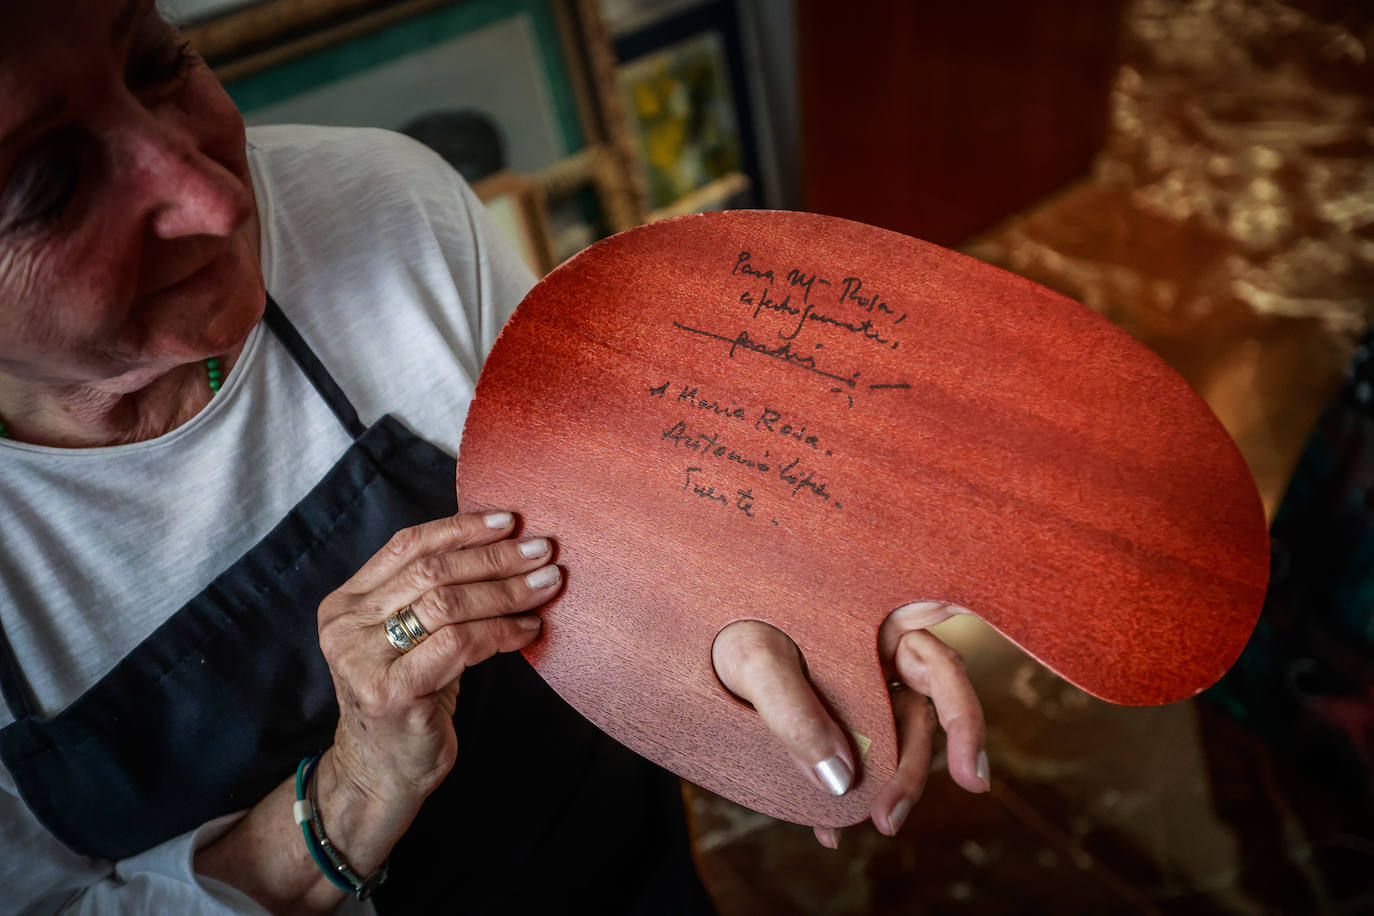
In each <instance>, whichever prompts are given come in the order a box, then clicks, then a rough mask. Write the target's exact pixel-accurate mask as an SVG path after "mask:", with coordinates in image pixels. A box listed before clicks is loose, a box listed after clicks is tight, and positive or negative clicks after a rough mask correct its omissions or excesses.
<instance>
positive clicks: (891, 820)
mask: <svg viewBox="0 0 1374 916" xmlns="http://www.w3.org/2000/svg"><path fill="white" fill-rule="evenodd" d="M910 813H911V799H909V798H904V799H902V800H901V801H899V802H897V804H895V805H893V806H892V811H891V812H890V813H889V814H888V815H887V832H888V833H890V834H892V835H893V836H896V835H897V831H898V830H901V829H902V824H904V823H906V816H907V815H908V814H910Z"/></svg>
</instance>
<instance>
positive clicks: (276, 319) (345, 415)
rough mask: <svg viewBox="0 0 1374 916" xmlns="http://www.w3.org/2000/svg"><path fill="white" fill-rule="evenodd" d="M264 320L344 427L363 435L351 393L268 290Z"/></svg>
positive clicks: (354, 436)
mask: <svg viewBox="0 0 1374 916" xmlns="http://www.w3.org/2000/svg"><path fill="white" fill-rule="evenodd" d="M262 317H263V321H265V322H266V323H267V326H268V327H269V328H271V329H272V331H273V332H274V333H275V334H276V335H277V339H278V340H280V341H281V342H282V344H283V345H285V347H286V349H287V352H289V353H290V354H291V358H292V359H294V360H295V361H296V365H298V366H300V367H301V371H302V372H304V373H305V377H306V378H308V379H310V384H312V385H314V386H315V390H316V391H318V392H319V393H320V397H321V398H323V399H324V402H325V404H326V405H328V406H329V409H330V410H332V411H333V412H334V416H336V417H338V418H339V422H340V423H342V424H343V428H344V429H346V430H348V434H349V435H350V436H352V437H353V438H354V439H356V438H358V437H359V436H361V435H362V434H363V433H364V432H365V431H366V430H367V427H365V426H363V424H362V421H360V420H359V419H358V412H357V411H356V410H354V409H353V404H352V402H350V401H349V400H348V396H347V395H346V394H344V393H343V389H342V388H340V387H339V384H338V382H336V381H334V376H332V375H330V374H329V370H328V369H326V368H325V367H324V363H322V362H320V358H319V357H318V356H316V355H315V351H314V350H312V349H310V344H308V343H306V342H305V338H304V337H301V335H300V332H299V331H297V330H296V327H295V325H293V324H292V323H291V322H290V321H289V320H288V319H287V317H286V314H285V313H284V312H282V310H281V307H280V306H278V305H277V303H276V302H275V301H274V300H273V299H272V294H271V293H268V294H267V310H266V311H265V312H264V313H263V316H262Z"/></svg>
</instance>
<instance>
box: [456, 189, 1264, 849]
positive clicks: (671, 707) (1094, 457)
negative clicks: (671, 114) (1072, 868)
mask: <svg viewBox="0 0 1374 916" xmlns="http://www.w3.org/2000/svg"><path fill="white" fill-rule="evenodd" d="M458 483H459V495H460V501H461V504H462V505H463V507H464V508H465V509H472V508H488V507H503V508H509V509H512V510H515V511H517V512H519V513H521V515H522V517H523V519H524V523H525V530H526V531H528V532H530V533H537V534H547V535H550V536H552V537H553V538H555V539H556V541H557V543H558V544H559V557H558V562H559V563H560V565H562V566H563V568H564V570H565V577H566V585H565V588H564V590H563V592H562V593H561V594H560V595H559V596H558V597H557V598H556V599H555V600H554V601H553V602H552V603H551V604H550V606H549V607H548V609H547V610H546V612H545V614H544V617H545V627H544V633H543V635H542V636H541V638H540V639H539V641H538V642H536V643H535V644H534V645H533V646H532V647H531V648H530V649H529V650H528V651H527V655H528V657H529V659H530V660H531V662H532V663H533V664H534V665H535V667H536V668H537V669H538V670H539V672H540V674H541V675H543V677H544V678H545V679H546V680H548V682H549V683H550V684H551V685H552V686H553V687H554V688H555V689H556V690H557V691H558V692H559V693H560V694H561V695H562V696H563V697H564V698H565V699H567V700H568V701H569V702H570V703H571V704H572V705H573V706H574V707H576V708H577V709H578V710H579V711H580V712H581V713H582V714H583V715H585V716H586V717H587V718H588V719H590V720H591V721H592V722H593V723H595V724H596V725H597V726H599V727H600V728H602V729H603V730H605V731H606V732H607V733H609V734H610V735H612V736H613V737H615V738H616V739H618V740H619V741H621V742H623V743H624V744H626V745H627V746H629V747H630V748H632V749H634V750H635V751H637V752H638V753H640V754H642V755H644V756H645V757H648V758H649V759H651V760H654V761H656V762H658V763H660V764H662V765H663V766H665V767H667V768H668V769H670V770H673V771H675V772H677V773H678V774H680V775H681V776H683V777H685V778H686V779H688V780H691V781H692V782H695V783H697V784H699V785H702V786H704V787H706V788H708V789H711V790H712V791H715V792H717V793H719V794H721V795H724V796H726V797H728V798H731V799H734V800H736V801H738V802H740V803H741V804H744V805H746V806H748V807H750V808H754V809H756V810H759V811H762V812H764V813H766V814H770V815H772V816H775V817H780V818H785V819H788V820H792V821H796V822H799V823H805V824H820V825H827V826H839V825H847V824H852V823H856V822H858V821H860V820H862V819H863V818H864V817H865V816H866V814H867V810H868V805H869V804H870V802H871V800H872V795H873V793H874V792H875V791H876V790H877V788H878V787H879V786H880V785H881V783H882V781H883V780H885V779H886V778H887V777H888V776H889V775H890V774H891V772H892V770H893V768H894V766H895V756H896V743H895V734H894V728H893V722H892V713H891V709H890V707H889V704H888V699H887V693H886V690H885V687H884V682H883V677H882V673H881V671H880V668H879V663H878V658H877V652H876V634H877V630H878V626H879V625H880V624H881V622H882V620H883V619H884V618H885V617H886V616H887V614H888V613H889V612H890V611H892V610H893V609H894V608H896V607H898V606H900V605H902V604H905V603H908V602H911V601H915V600H921V599H940V600H944V601H949V602H952V603H955V604H958V605H961V606H963V607H966V608H969V609H970V610H972V611H973V612H974V613H976V614H978V615H979V616H980V617H982V618H983V619H984V620H986V621H987V622H988V623H990V624H991V625H992V626H994V627H996V628H997V629H998V630H999V631H1000V632H1002V633H1003V634H1005V635H1006V636H1007V637H1008V638H1009V639H1011V640H1012V641H1013V642H1015V643H1016V644H1017V645H1018V646H1020V647H1021V648H1022V649H1024V650H1025V651H1026V652H1027V653H1029V654H1030V655H1031V656H1033V657H1035V658H1037V659H1039V660H1040V661H1041V662H1042V663H1043V664H1045V665H1046V666H1048V667H1049V668H1051V669H1053V670H1054V671H1056V672H1058V673H1059V674H1060V675H1062V676H1063V677H1065V678H1066V679H1068V680H1069V681H1071V682H1073V683H1074V684H1077V685H1078V686H1080V687H1082V688H1083V689H1085V690H1087V691H1088V692H1090V693H1092V694H1094V695H1096V696H1099V697H1102V698H1104V699H1107V700H1110V701H1112V702H1116V703H1123V704H1156V703H1167V702H1170V701H1172V700H1176V699H1179V698H1182V697H1187V696H1192V695H1193V694H1195V693H1197V692H1198V691H1200V690H1202V689H1204V688H1205V687H1207V686H1208V685H1210V684H1211V683H1213V682H1214V681H1215V680H1216V679H1217V678H1218V677H1220V675H1221V674H1222V673H1223V672H1224V671H1225V670H1226V668H1227V667H1228V666H1229V665H1230V664H1231V662H1232V661H1233V660H1234V659H1235V657H1236V656H1237V654H1238V653H1239V652H1240V649H1241V648H1242V646H1243V645H1244V643H1245V641H1246V639H1247V638H1248V636H1249V634H1250V631H1251V629H1252V628H1253V626H1254V623H1255V620H1256V618H1257V615H1258V613H1259V608H1260V605H1261V602H1262V600H1263V595H1264V589H1265V583H1266V579H1267V573H1268V536H1267V532H1266V529H1265V520H1264V513H1263V510H1262V507H1261V504H1260V500H1259V497H1258V495H1257V493H1256V491H1255V486H1254V483H1253V481H1252V480H1251V477H1250V474H1249V472H1248V471H1247V470H1246V467H1245V465H1244V463H1243V462H1242V460H1241V457H1240V455H1239V453H1238V452H1237V450H1236V448H1235V446H1234V445H1233V444H1232V442H1231V440H1230V438H1229V437H1228V436H1227V435H1226V433H1225V431H1224V430H1223V428H1222V427H1221V425H1220V424H1219V423H1218V422H1217V420H1216V419H1215V417H1213V415H1212V414H1211V412H1210V411H1209V410H1208V408H1207V406H1206V405H1205V404H1204V403H1203V401H1202V400H1201V399H1200V398H1199V397H1198V396H1197V395H1196V394H1194V393H1193V391H1192V390H1191V389H1190V388H1189V387H1188V386H1187V384H1186V383H1184V381H1183V380H1182V379H1181V378H1179V377H1178V376H1177V375H1176V374H1175V373H1174V372H1173V371H1172V370H1170V369H1169V368H1168V367H1167V366H1165V365H1164V363H1163V362H1162V361H1160V360H1159V359H1158V358H1157V357H1155V356H1154V355H1153V354H1152V353H1150V352H1149V351H1148V350H1146V349H1145V348H1144V347H1142V346H1141V345H1139V344H1138V343H1136V342H1135V341H1133V340H1132V339H1131V338H1130V337H1128V336H1127V335H1126V334H1124V333H1123V332H1121V331H1120V330H1118V329H1117V328H1115V327H1114V326H1112V325H1111V324H1109V323H1108V322H1106V321H1105V320H1103V319H1101V318H1100V317H1099V316H1097V315H1096V314H1095V313H1093V312H1091V311H1090V310H1088V309H1087V308H1085V307H1083V306H1082V305H1079V304H1078V303H1076V302H1073V301H1072V300H1069V299H1066V298H1064V297H1063V296H1060V295H1058V294H1056V293H1053V292H1051V291H1049V290H1047V289H1044V288H1042V287H1039V286H1036V285H1035V284H1033V283H1030V282H1028V281H1026V280H1023V279H1020V278H1018V277H1016V276H1014V275H1012V274H1008V273H1006V272H1003V271H1001V270H998V269H996V268H993V267H990V266H988V265H986V264H983V263H980V262H978V261H975V260H973V259H971V258H968V257H965V256H963V255H959V254H956V253H954V252H951V251H947V250H945V249H942V248H939V247H937V246H934V245H931V244H928V243H925V242H921V241H917V240H915V239H911V238H907V237H905V236H902V235H898V234H896V233H893V232H889V231H886V230H882V229H876V228H874V227H871V226H866V225H863V224H860V223H854V222H849V221H846V220H841V219H836V218H832V217H825V216H819V215H815V214H807V213H790V212H765V211H734V212H728V213H713V214H705V215H698V216H686V217H681V218H678V219H673V220H668V221H665V222H660V223H655V224H653V225H650V226H646V227H643V228H639V229H635V230H631V231H629V232H626V233H622V234H620V235H617V236H614V237H612V238H610V239H607V240H606V241H603V242H601V243H599V244H597V245H595V246H593V247H592V248H590V249H588V250H587V251H585V252H583V253H582V254H580V255H578V256H577V257H576V258H574V259H572V260H571V261H569V262H568V263H566V264H565V265H564V266H562V267H560V268H559V269H557V270H556V271H554V272H553V273H552V274H551V275H549V276H548V277H547V278H546V279H544V280H543V281H542V282H541V283H540V284H539V285H538V286H536V287H535V288H534V290H532V291H531V292H530V294H529V295H528V296H527V297H526V298H525V300H524V302H523V303H522V304H521V305H520V307H519V309H518V310H517V312H516V313H515V315H514V317H513V318H512V319H511V320H510V322H509V323H508V324H507V326H506V328H505V330H504V331H503V332H502V334H501V336H500V338H499V339H498V340H497V342H496V346H495V348H494V349H493V351H492V353H491V355H490V357H489V358H488V360H487V363H486V367H485V368H484V370H483V372H482V376H481V379H480V381H479V384H478V388H477V394H476V397H475V399H474V401H473V403H472V406H471V408H470V410H469V412H468V415H467V420H466V426H465V429H464V433H463V439H462V450H461V453H460V456H459V464H458ZM742 619H757V620H763V621H766V622H768V623H771V624H772V625H774V626H776V627H778V628H780V629H782V630H783V631H785V632H786V633H788V634H789V635H790V636H791V637H792V639H793V640H795V641H796V643H797V645H798V646H799V647H800V649H801V651H802V652H803V653H804V655H805V657H806V663H807V669H808V672H809V674H810V676H811V678H812V681H813V683H814V684H815V685H816V687H817V689H818V690H819V691H820V692H821V694H822V696H823V697H824V698H825V700H826V702H827V703H828V704H829V706H830V707H831V709H832V711H833V712H834V714H835V715H836V716H837V717H838V718H839V720H840V721H841V722H842V724H844V726H845V727H846V728H848V729H849V730H850V731H851V732H852V733H853V734H854V735H855V736H862V738H859V737H856V738H855V749H856V752H860V751H862V750H863V749H864V748H865V747H867V752H866V755H865V756H864V758H863V765H862V767H861V770H862V772H861V773H860V775H859V778H858V780H857V782H856V784H855V786H854V788H853V789H852V790H851V791H850V792H849V793H848V794H847V795H845V796H844V797H842V798H838V799H836V798H831V797H829V796H827V795H825V794H824V793H822V792H821V791H819V790H818V789H816V788H815V787H814V785H813V784H812V783H811V782H810V781H809V780H808V779H807V778H806V777H805V776H804V775H803V774H802V772H801V771H800V770H799V769H798V768H797V767H796V766H795V765H794V764H793V763H792V762H791V761H790V759H789V758H788V757H787V756H786V755H785V754H784V752H783V751H782V749H781V748H780V747H779V746H778V745H777V743H776V742H775V741H774V740H773V739H772V738H771V736H770V735H768V733H767V732H766V731H765V729H764V728H763V727H762V725H760V724H759V722H758V720H757V717H756V716H755V714H754V713H753V711H752V710H751V709H750V708H749V707H747V706H746V705H745V704H743V703H741V702H740V701H738V700H737V699H735V698H733V697H732V696H731V695H730V694H728V693H727V692H726V691H725V690H724V688H723V687H722V686H721V684H720V682H719V680H718V679H717V678H716V677H715V674H714V672H713V670H712V667H711V663H710V649H711V643H712V640H713V639H714V638H715V636H716V634H717V633H718V632H719V631H720V629H721V628H722V627H724V626H725V625H726V624H728V623H730V622H732V621H735V620H742Z"/></svg>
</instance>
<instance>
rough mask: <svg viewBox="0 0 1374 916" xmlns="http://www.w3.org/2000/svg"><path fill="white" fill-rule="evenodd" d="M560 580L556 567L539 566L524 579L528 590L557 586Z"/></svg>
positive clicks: (560, 576)
mask: <svg viewBox="0 0 1374 916" xmlns="http://www.w3.org/2000/svg"><path fill="white" fill-rule="evenodd" d="M561 578H562V573H560V572H559V571H558V567H557V566H541V567H539V568H538V569H536V570H535V571H534V572H532V573H530V574H529V575H528V576H526V577H525V584H526V585H528V586H529V587H530V588H548V587H549V586H550V585H557V584H558V580H559V579H561Z"/></svg>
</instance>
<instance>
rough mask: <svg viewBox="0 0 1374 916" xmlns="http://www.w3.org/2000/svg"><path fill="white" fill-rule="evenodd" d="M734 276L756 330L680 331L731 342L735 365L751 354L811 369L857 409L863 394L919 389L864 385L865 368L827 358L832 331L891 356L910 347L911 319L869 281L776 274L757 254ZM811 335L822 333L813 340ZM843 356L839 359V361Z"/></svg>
mask: <svg viewBox="0 0 1374 916" xmlns="http://www.w3.org/2000/svg"><path fill="white" fill-rule="evenodd" d="M730 275H731V276H732V277H734V278H737V279H739V280H740V281H741V282H742V283H743V284H744V285H745V288H744V289H742V290H740V292H739V294H738V301H739V304H741V305H743V306H744V307H745V308H746V309H748V312H747V320H748V321H749V322H750V326H746V327H742V328H741V327H737V328H735V329H733V330H727V329H722V328H712V327H696V326H694V325H690V324H684V323H683V322H680V321H674V322H673V327H675V328H677V329H678V330H679V331H683V332H684V333H688V334H695V335H697V336H700V337H705V338H708V339H712V340H718V341H720V342H721V343H724V344H728V345H729V350H728V351H727V353H728V355H729V358H730V359H735V358H736V357H737V356H738V355H739V354H740V352H741V351H743V352H746V353H753V354H757V355H758V356H762V357H766V358H768V359H774V360H778V361H779V362H782V363H785V364H787V365H789V366H792V367H795V368H798V369H803V370H805V371H806V372H809V373H811V374H812V375H814V376H817V377H818V378H819V379H822V380H824V381H825V382H827V383H828V384H829V387H828V388H827V389H826V390H827V391H828V392H830V393H832V394H839V395H842V396H843V397H844V398H845V400H846V403H847V404H848V406H850V407H853V406H854V395H855V393H857V392H859V391H894V390H899V389H904V388H910V387H911V385H910V383H908V382H906V381H905V380H902V379H881V380H879V381H876V382H869V381H867V380H863V381H861V380H860V379H861V376H862V375H863V370H862V369H861V368H857V369H849V368H839V367H837V366H836V365H835V362H833V361H830V360H828V359H827V356H826V354H824V353H822V352H820V351H822V350H824V349H825V344H826V340H825V337H826V335H827V334H831V333H838V334H841V335H846V336H847V337H848V338H849V339H857V340H860V341H863V342H864V343H865V344H868V345H871V346H876V347H881V348H883V349H888V350H896V349H897V348H898V347H900V346H901V345H902V340H901V333H900V328H899V326H900V325H901V324H902V322H904V321H906V319H907V315H908V313H907V312H906V311H904V310H898V309H896V308H894V307H893V306H892V305H891V304H890V303H889V302H888V301H887V300H885V299H883V297H882V296H881V295H879V294H878V293H877V292H876V291H874V290H873V289H871V288H870V287H869V286H868V285H867V284H866V283H865V281H864V279H863V278H862V277H858V276H844V277H841V278H839V279H837V280H831V279H829V278H827V277H823V276H821V275H820V274H819V273H818V272H816V271H814V270H809V269H807V268H804V267H789V268H788V269H787V270H786V272H782V270H781V268H779V269H777V270H775V269H774V268H773V267H771V266H770V267H765V266H763V265H762V264H760V263H758V262H757V261H756V260H755V258H754V254H753V252H750V251H740V252H739V253H738V254H737V255H736V256H735V261H734V264H733V265H731V268H730ZM808 330H814V331H815V332H816V333H815V334H807V333H806V332H807V331H808ZM841 358H842V357H836V361H838V360H839V359H841ZM851 359H852V357H851Z"/></svg>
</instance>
